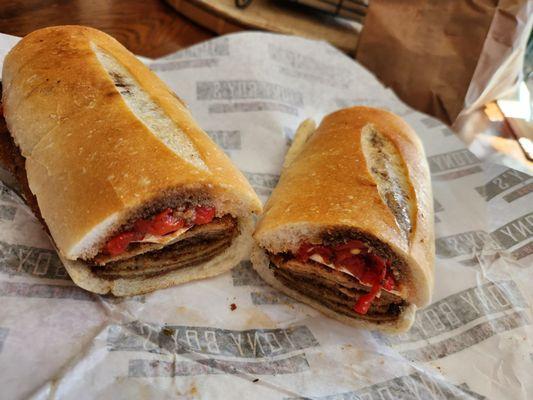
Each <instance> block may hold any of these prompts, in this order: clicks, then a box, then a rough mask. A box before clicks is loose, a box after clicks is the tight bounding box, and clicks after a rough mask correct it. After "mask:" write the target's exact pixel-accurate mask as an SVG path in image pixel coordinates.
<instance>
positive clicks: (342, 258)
mask: <svg viewBox="0 0 533 400" xmlns="http://www.w3.org/2000/svg"><path fill="white" fill-rule="evenodd" d="M355 249H357V250H360V251H359V252H357V254H354V252H353V250H355ZM313 254H319V255H320V256H321V257H322V258H323V259H324V261H325V262H327V263H334V264H335V265H337V266H342V267H344V268H346V269H347V270H348V271H350V272H351V273H352V274H353V275H354V276H355V277H357V278H358V279H359V280H360V281H361V282H362V283H364V284H367V285H371V286H372V289H371V290H370V292H369V293H367V294H364V295H362V296H361V297H360V298H359V299H358V301H357V302H356V304H355V305H354V311H355V312H357V313H359V314H366V313H367V312H368V310H369V309H370V306H371V305H372V302H373V301H374V299H375V298H376V296H377V295H378V294H379V292H380V290H381V289H382V288H383V289H385V290H392V289H394V288H395V286H396V283H395V282H394V278H393V277H392V276H390V275H389V274H388V273H389V267H390V266H391V262H390V260H386V259H384V258H383V257H380V256H378V255H376V254H374V253H369V252H368V248H367V247H366V245H365V244H364V243H363V242H361V241H360V240H350V241H348V242H346V243H342V244H339V245H335V246H333V248H330V247H327V246H321V245H314V244H310V243H302V244H301V245H300V248H299V249H298V252H297V254H296V258H297V259H298V260H299V261H301V262H307V261H308V260H309V257H310V256H311V255H313Z"/></svg>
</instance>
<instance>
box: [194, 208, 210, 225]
mask: <svg viewBox="0 0 533 400" xmlns="http://www.w3.org/2000/svg"><path fill="white" fill-rule="evenodd" d="M195 211H196V216H195V217H194V223H195V224H196V225H205V224H208V223H210V222H211V221H213V218H215V207H207V206H196V208H195Z"/></svg>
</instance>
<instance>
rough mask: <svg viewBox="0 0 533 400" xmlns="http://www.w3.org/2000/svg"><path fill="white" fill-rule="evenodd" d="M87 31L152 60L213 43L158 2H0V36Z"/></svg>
mask: <svg viewBox="0 0 533 400" xmlns="http://www.w3.org/2000/svg"><path fill="white" fill-rule="evenodd" d="M67 24H72V25H87V26H92V27H94V28H97V29H100V30H102V31H104V32H107V33H109V34H110V35H112V36H113V37H115V38H116V39H117V40H119V41H120V42H121V43H122V44H123V45H125V46H126V47H127V48H128V49H129V50H131V51H132V52H133V53H135V54H139V55H142V56H146V57H150V58H156V57H160V56H163V55H165V54H169V53H172V52H174V51H176V50H179V49H181V48H184V47H188V46H191V45H193V44H195V43H198V42H201V41H204V40H206V39H209V38H212V37H213V36H215V34H213V33H211V32H210V31H208V30H206V29H205V28H202V27H200V26H198V25H196V24H195V23H194V22H192V21H190V20H188V19H186V18H185V17H183V16H181V15H180V14H179V13H177V12H176V11H175V10H174V9H172V8H171V7H170V6H168V5H167V4H166V3H165V2H164V1H163V0H0V32H1V33H7V34H10V35H15V36H24V35H26V34H28V33H30V32H32V31H34V30H36V29H39V28H43V27H46V26H53V25H67Z"/></svg>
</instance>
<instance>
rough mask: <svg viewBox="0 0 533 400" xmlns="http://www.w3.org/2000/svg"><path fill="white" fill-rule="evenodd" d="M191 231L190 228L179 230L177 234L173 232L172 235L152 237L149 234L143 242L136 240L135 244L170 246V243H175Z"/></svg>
mask: <svg viewBox="0 0 533 400" xmlns="http://www.w3.org/2000/svg"><path fill="white" fill-rule="evenodd" d="M189 229H191V227H190V226H189V227H187V228H181V229H178V230H177V231H176V232H172V233H169V234H167V235H163V236H161V235H159V236H155V235H150V234H149V233H147V234H146V235H145V236H144V238H143V239H142V240H136V241H135V242H137V243H159V244H165V245H166V244H169V243H170V242H173V241H175V240H176V239H177V238H178V236H181V235H183V234H184V233H185V232H187V231H188V230H189Z"/></svg>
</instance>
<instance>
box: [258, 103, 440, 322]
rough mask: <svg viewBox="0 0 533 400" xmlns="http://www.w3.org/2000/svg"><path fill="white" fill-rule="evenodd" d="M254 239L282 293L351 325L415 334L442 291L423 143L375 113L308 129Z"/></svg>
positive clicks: (356, 112) (340, 115) (362, 111)
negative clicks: (419, 318) (437, 288)
mask: <svg viewBox="0 0 533 400" xmlns="http://www.w3.org/2000/svg"><path fill="white" fill-rule="evenodd" d="M254 236H255V238H256V240H257V247H256V248H255V249H254V251H253V253H252V261H253V265H254V268H255V269H256V270H257V271H258V273H259V274H260V275H261V276H262V277H263V278H264V279H265V280H266V281H267V282H268V283H270V284H271V285H272V286H274V287H276V288H278V289H280V290H281V291H283V292H285V293H286V294H288V295H290V296H292V297H294V298H296V299H298V300H300V301H302V302H304V303H307V304H309V305H311V306H312V307H314V308H316V309H318V310H319V311H321V312H323V313H324V314H326V315H328V316H330V317H332V318H335V319H338V320H340V321H342V322H344V323H347V324H350V325H355V326H360V327H364V328H369V329H379V330H385V331H393V332H399V331H405V330H406V329H408V328H409V327H410V326H411V324H412V322H413V319H414V313H415V310H416V308H417V307H421V306H424V305H426V304H427V303H428V302H429V299H430V296H431V291H432V288H433V258H434V240H433V200H432V196H431V183H430V179H429V169H428V166H427V163H426V160H425V156H424V150H423V148H422V145H421V143H420V140H419V139H418V137H417V136H416V134H415V133H414V132H413V130H412V129H411V128H410V127H409V126H408V125H407V124H406V123H405V122H404V121H403V120H402V119H401V118H399V117H397V116H395V115H393V114H391V113H389V112H387V111H384V110H379V109H373V108H368V107H353V108H348V109H344V110H340V111H337V112H335V113H333V114H330V115H328V116H326V117H325V118H324V119H323V120H322V123H321V124H320V126H319V127H318V128H317V129H314V124H311V125H310V124H309V122H305V123H304V124H303V125H302V126H301V128H300V129H299V130H298V132H297V134H296V137H295V139H294V142H293V144H292V146H291V148H290V149H289V152H288V154H287V157H286V159H285V164H284V167H283V171H282V174H281V178H280V181H279V183H278V186H277V187H276V189H275V190H274V192H273V193H272V196H271V197H270V199H269V201H268V203H267V204H266V206H265V212H264V215H263V217H262V219H261V221H260V222H259V223H258V226H257V229H256V232H255V234H254Z"/></svg>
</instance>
